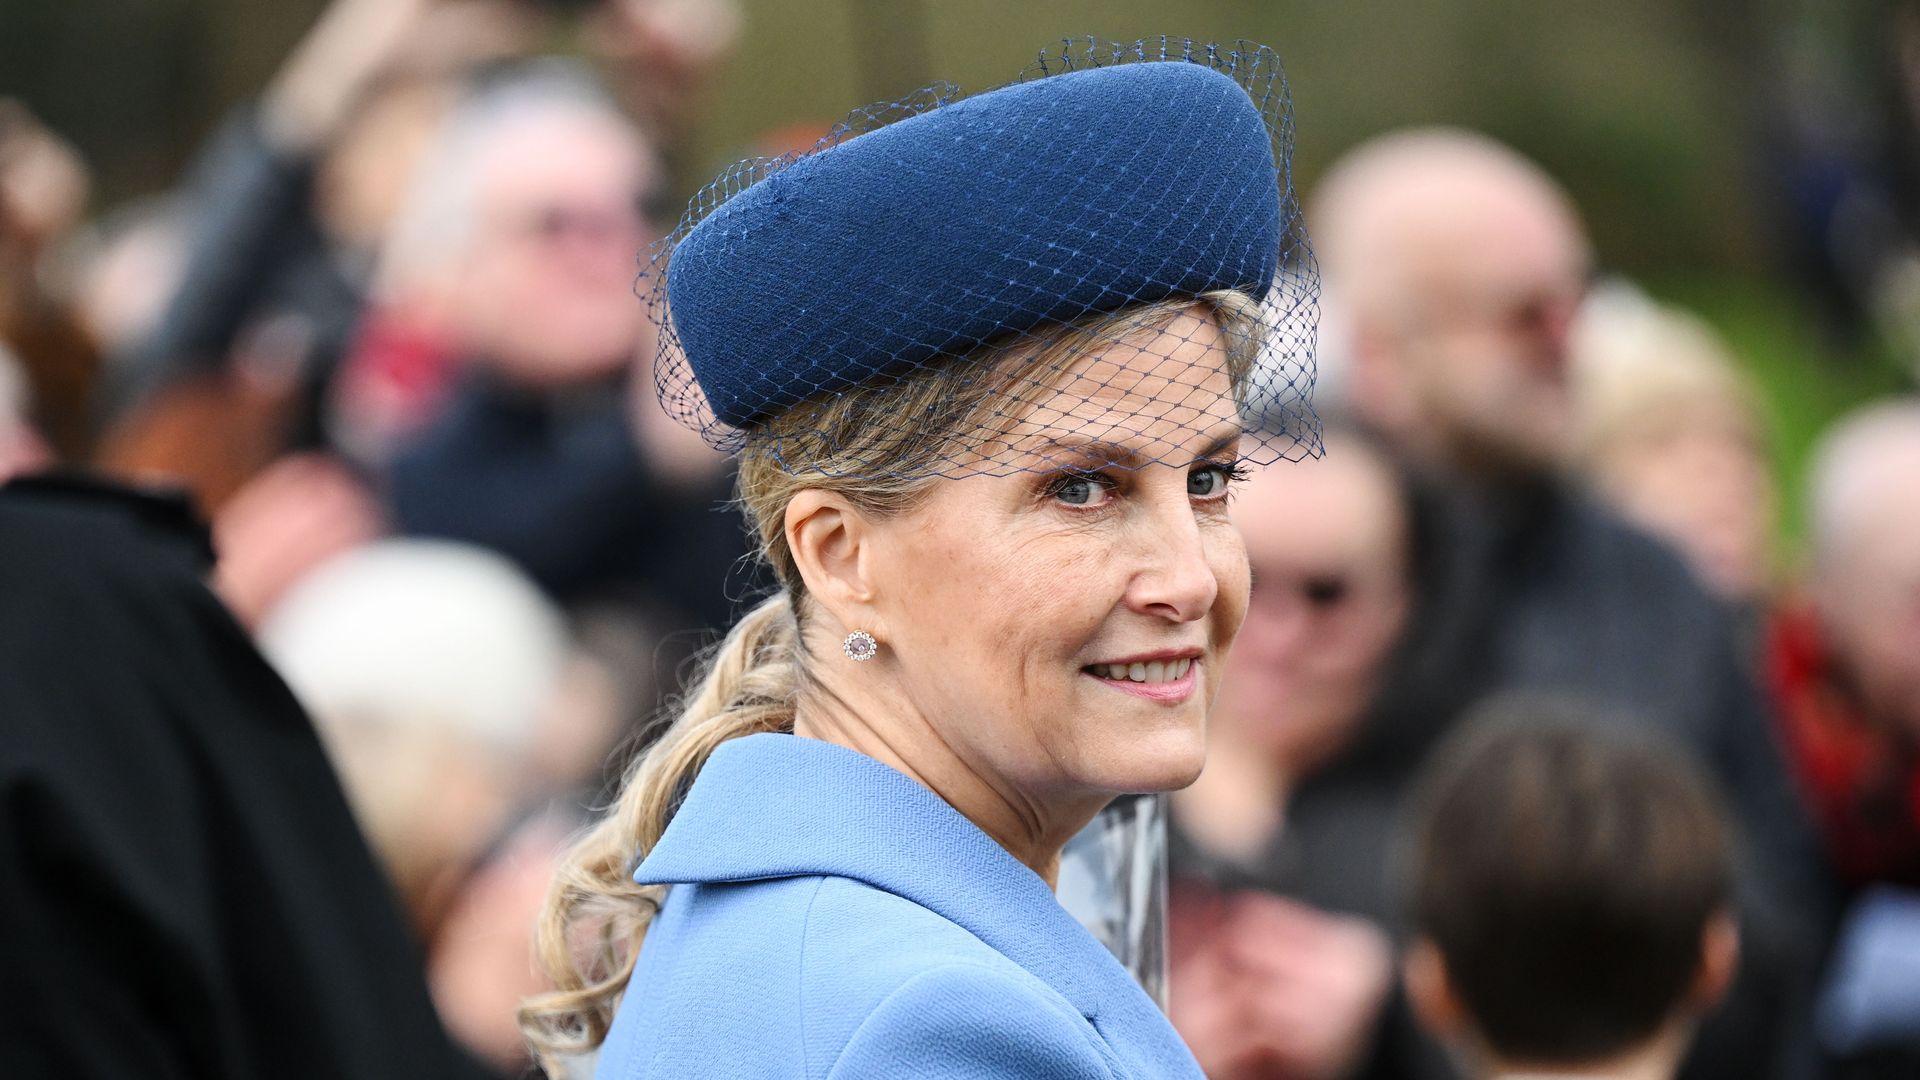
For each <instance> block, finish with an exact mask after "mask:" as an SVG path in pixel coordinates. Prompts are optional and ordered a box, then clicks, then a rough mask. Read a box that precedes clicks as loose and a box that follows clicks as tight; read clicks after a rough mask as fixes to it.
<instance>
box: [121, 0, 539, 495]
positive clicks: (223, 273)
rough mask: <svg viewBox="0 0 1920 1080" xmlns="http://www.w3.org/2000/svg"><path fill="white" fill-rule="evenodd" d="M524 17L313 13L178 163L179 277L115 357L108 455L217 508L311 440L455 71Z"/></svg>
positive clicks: (430, 1)
mask: <svg viewBox="0 0 1920 1080" xmlns="http://www.w3.org/2000/svg"><path fill="white" fill-rule="evenodd" d="M535 25H537V24H535V23H533V22H532V21H531V16H530V13H529V12H527V10H526V9H525V8H524V6H522V5H515V4H508V3H495V2H490V0H476V2H474V3H460V4H449V3H443V2H437V0H393V2H389V0H333V2H332V3H330V4H329V5H328V6H327V7H326V9H325V11H324V12H323V13H322V15H321V17H320V18H319V19H318V20H317V21H316V22H315V23H314V25H313V27H312V29H311V30H310V31H309V32H308V34H307V35H306V36H305V38H303V39H302V41H301V42H300V43H299V45H298V46H297V47H296V48H295V49H294V50H293V51H292V53H291V54H290V55H289V56H288V58H287V59H286V61H285V62H284V63H283V64H282V65H281V67H280V69H279V71H278V72H276V73H275V75H274V78H273V79H272V81H271V82H270V83H269V84H268V87H267V89H266V90H265V91H264V92H263V93H262V94H261V96H260V99H259V100H258V102H257V103H255V104H252V105H251V106H248V107H243V108H242V109H240V110H238V111H236V112H235V113H234V114H233V115H232V116H230V117H229V118H228V120H227V121H226V122H225V124H224V125H223V126H222V127H221V129H220V131H219V132H218V133H217V135H216V136H215V138H214V139H212V140H211V141H210V142H209V144H208V145H207V146H206V147H205V148H203V150H202V151H201V153H200V155H199V159H198V160H197V161H196V162H195V164H194V165H193V167H192V169H191V173H190V177H189V179H188V180H187V182H186V184H185V190H186V199H187V202H186V205H185V208H184V211H183V212H184V215H185V221H186V228H185V235H184V239H183V241H182V243H183V253H182V257H181V266H180V271H179V274H180V278H179V282H178V284H177V285H176V287H175V288H174V290H173V291H172V295H171V297H170V298H169V300H168V301H167V303H166V305H165V307H164V309H163V312H162V314H161V316H160V318H159V320H158V322H157V323H156V324H155V325H154V327H153V328H152V330H151V331H150V332H149V333H146V334H144V335H142V336H140V337H139V338H138V339H136V340H135V341H134V342H133V343H131V345H130V347H129V348H128V350H127V352H126V353H124V354H123V355H120V356H116V357H114V358H112V362H113V368H112V370H111V371H110V373H109V378H108V387H107V396H106V399H105V402H104V405H105V409H104V412H105V416H106V418H107V420H108V422H109V424H110V427H109V430H108V431H107V432H106V434H105V437H104V442H103V445H102V448H101V455H102V460H103V463H104V464H105V465H107V467H109V468H111V469H114V470H116V471H120V472H126V473H130V474H134V475H159V476H167V477H171V478H174V479H176V480H184V481H186V482H187V483H188V484H189V485H190V486H191V487H193V489H194V490H195V492H196V494H198V495H199V496H200V498H201V499H202V500H203V501H204V502H206V503H207V504H208V505H209V506H212V507H215V508H217V507H218V506H219V505H220V504H221V503H222V502H223V501H224V500H225V499H226V498H227V497H229V496H230V495H231V494H232V493H233V492H234V491H235V490H237V488H238V487H239V486H240V485H241V484H243V483H244V482H245V481H246V480H247V479H248V478H249V477H250V476H251V474H252V473H253V472H254V471H256V470H257V469H259V468H261V467H262V466H263V465H265V464H266V463H267V462H268V461H270V460H272V459H273V458H274V457H276V456H278V455H279V454H281V453H284V452H287V451H291V450H307V449H315V448H319V447H323V446H324V445H325V438H324V432H323V430H322V421H321V413H320V409H321V402H322V401H323V399H324V393H325V390H326V388H327V387H328V386H329V385H330V383H331V381H332V379H333V378H334V377H335V374H336V372H337V370H338V368H339V366H340V362H341V357H342V355H343V354H344V352H345V351H346V349H347V347H348V344H349V342H350V341H351V340H352V338H353V335H354V333H355V331H356V328H357V326H358V323H359V319H360V313H361V307H362V304H363V302H364V295H365V291H366V288H367V279H368V276H369V274H370V272H371V268H372V264H373V259H374V253H375V252H376V250H377V249H378V247H379V245H380V243H381V241H382V238H383V236H384V234H385V230H386V229H387V228H388V225H389V222H390V220H391V218H392V215H393V214H394V212H395V210H396V209H397V202H398V199H399V197H400V195H401V194H402V193H404V191H405V189H406V178H407V176H408V175H410V173H411V172H412V170H413V169H414V168H415V167H416V164H417V162H418V161H419V159H420V154H421V151H422V150H423V148H424V147H425V145H426V143H427V137H428V135H430V133H431V132H432V131H433V130H434V128H435V126H436V124H437V119H438V114H439V113H440V112H442V111H444V108H445V107H446V104H447V103H448V101H449V100H450V95H451V88H452V86H453V85H455V84H456V82H457V80H459V79H461V78H463V77H464V76H465V75H466V74H467V73H468V72H470V71H472V70H473V69H474V68H475V67H477V66H478V65H480V64H482V63H485V62H487V61H489V60H494V59H498V58H501V57H504V56H510V55H515V54H517V53H519V52H521V51H524V50H525V48H527V47H528V44H529V40H528V37H527V35H529V34H530V33H531V32H532V30H533V28H534V27H535Z"/></svg>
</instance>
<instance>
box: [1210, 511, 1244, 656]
mask: <svg viewBox="0 0 1920 1080" xmlns="http://www.w3.org/2000/svg"><path fill="white" fill-rule="evenodd" d="M1209 539H1210V540H1211V544H1210V549H1209V554H1208V558H1207V561H1208V563H1209V564H1210V565H1211V566H1212V567H1213V576H1214V579H1215V580H1216V581H1218V582H1219V583H1220V592H1219V595H1218V596H1217V597H1215V599H1214V602H1213V613H1212V615H1213V623H1214V626H1215V627H1216V630H1215V633H1216V635H1217V636H1218V638H1219V640H1218V641H1217V644H1218V645H1219V647H1220V648H1222V649H1224V648H1226V647H1227V646H1228V645H1230V644H1232V643H1233V639H1234V637H1236V636H1237V635H1238V634H1239V633H1240V627H1241V625H1242V624H1244V623H1245V622H1246V618H1247V604H1248V602H1249V600H1250V598H1251V597H1252V595H1253V569H1252V566H1251V565H1250V564H1249V563H1248V562H1247V545H1246V543H1245V542H1244V541H1243V540H1242V539H1241V538H1240V531H1239V530H1238V529H1235V528H1233V527H1231V526H1227V527H1223V528H1220V529H1218V530H1215V532H1214V533H1213V534H1211V535H1210V537H1209Z"/></svg>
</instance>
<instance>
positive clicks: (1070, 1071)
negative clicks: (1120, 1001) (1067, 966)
mask: <svg viewBox="0 0 1920 1080" xmlns="http://www.w3.org/2000/svg"><path fill="white" fill-rule="evenodd" d="M909 1074H910V1075H913V1076H918V1077H929V1078H938V1080H985V1078H990V1077H1029V1078H1040V1080H1083V1078H1084V1080H1110V1078H1112V1077H1113V1076H1114V1070H1113V1069H1112V1068H1111V1067H1110V1066H1109V1064H1108V1058H1107V1055H1106V1054H1105V1053H1103V1052H1102V1049H1101V1045H1100V1042H1099V1037H1098V1036H1097V1035H1096V1034H1095V1033H1094V1030H1093V1028H1092V1026H1091V1025H1090V1024H1088V1023H1087V1022H1086V1020H1085V1019H1084V1018H1082V1017H1081V1016H1080V1015H1079V1014H1078V1013H1077V1012H1075V1011H1074V1010H1073V1009H1072V1008H1071V1007H1070V1006H1069V1005H1068V1004H1067V1003H1066V1002H1065V1001H1064V1000H1063V999H1061V998H1060V997H1059V996H1058V995H1056V994H1053V993H1050V992H1048V991H1047V990H1046V989H1045V988H1044V987H1043V986H1041V985H1039V984H1038V983H1037V982H1034V981H1031V980H1029V979H1023V978H1021V977H1019V973H1016V972H1009V971H1007V970H1004V969H1002V968H1000V967H998V966H995V965H987V964H978V963H971V962H965V961H960V962H953V963H947V964H942V965H940V966H937V967H931V968H927V969H925V970H923V971H921V972H919V973H917V974H915V975H913V976H911V977H909V978H907V979H906V980H905V981H903V982H902V983H900V984H899V985H898V986H897V987H895V988H894V989H893V990H892V992H891V993H889V994H887V996H886V997H885V998H883V999H882V1000H881V1001H880V1002H879V1004H878V1005H876V1006H875V1007H874V1008H873V1009H872V1010H871V1011H870V1012H868V1013H867V1014H866V1016H865V1018H864V1019H863V1020H862V1021H861V1023H860V1024H859V1026H858V1027H857V1028H856V1029H855V1030H854V1031H853V1033H852V1035H851V1037H849V1038H848V1040H847V1042H846V1045H845V1048H844V1049H843V1050H842V1051H841V1053H840V1055H839V1056H838V1058H836V1059H835V1060H834V1062H833V1065H832V1067H831V1068H830V1069H829V1070H828V1072H827V1076H828V1077H829V1078H831V1080H858V1078H864V1077H891V1076H903V1075H909Z"/></svg>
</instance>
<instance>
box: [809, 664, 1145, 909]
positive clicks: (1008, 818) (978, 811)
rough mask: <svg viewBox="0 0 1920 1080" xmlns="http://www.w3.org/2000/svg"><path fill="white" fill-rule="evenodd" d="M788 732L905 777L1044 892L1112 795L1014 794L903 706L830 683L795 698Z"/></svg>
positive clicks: (1054, 883) (1014, 789)
mask: <svg viewBox="0 0 1920 1080" xmlns="http://www.w3.org/2000/svg"><path fill="white" fill-rule="evenodd" d="M870 717H884V718H885V722H884V723H875V722H871V721H870V720H869V719H868V718H870ZM793 733H794V734H795V735H799V736H802V737H804V738H809V739H819V740H821V741H822V742H830V743H834V744H836V745H839V746H844V747H846V748H847V749H849V750H854V751H857V752H859V753H862V754H865V755H867V756H868V757H870V758H873V759H874V760H876V761H878V762H880V763H882V764H884V765H888V766H891V767H892V768H894V769H896V770H898V771H899V772H901V773H903V774H905V775H906V776H907V777H908V778H909V779H911V780H913V781H914V782H916V783H918V784H920V785H921V786H922V787H925V788H926V789H928V790H929V791H932V792H933V793H934V794H935V795H938V796H940V798H941V799H943V800H945V801H946V803H947V805H949V806H951V807H953V808H954V809H955V810H958V811H960V813H961V814H962V815H963V816H965V817H966V819H967V820H968V821H971V822H973V823H974V824H975V825H976V826H978V827H979V828H980V831H982V832H984V833H986V834H987V835H988V836H989V837H991V838H993V841H994V842H995V843H997V844H999V845H1000V846H1001V847H1003V848H1005V849H1006V850H1007V852H1008V854H1010V855H1012V856H1013V857H1014V858H1016V859H1018V860H1020V861H1021V862H1022V863H1024V864H1025V865H1026V866H1027V867H1028V868H1030V869H1031V870H1032V871H1033V872H1034V873H1036V874H1038V875H1040V878H1041V880H1043V881H1045V882H1046V883H1047V887H1048V888H1049V889H1051V888H1055V887H1056V886H1057V885H1058V884H1059V875H1060V852H1061V850H1062V849H1063V848H1065V847H1066V845H1067V841H1068V840H1071V839H1072V838H1073V836H1074V834H1075V833H1077V832H1079V831H1080V830H1081V829H1083V828H1085V827H1086V825H1087V823H1088V822H1090V821H1092V820H1093V817H1094V815H1095V814H1098V813H1099V812H1100V809H1101V808H1102V807H1104V806H1105V805H1106V804H1107V803H1108V802H1110V801H1111V800H1112V796H1111V794H1104V793H1078V794H1073V795H1063V796H1056V797H1042V796H1036V795H1034V794H1033V793H1030V792H1024V791H1021V790H1020V789H1019V788H1018V787H1017V786H1016V785H1015V784H1013V783H1012V782H1010V781H1009V780H1007V779H1006V778H1004V777H998V776H994V775H992V774H991V773H990V772H989V771H987V770H985V769H982V768H980V767H977V766H975V765H974V764H972V763H970V762H968V761H967V760H966V759H965V758H964V757H963V756H962V755H961V754H959V753H958V752H956V751H955V750H954V748H953V747H952V746H951V745H950V744H949V743H948V742H947V741H946V740H945V739H944V738H942V737H941V735H940V733H939V732H938V731H937V730H935V729H934V727H933V726H932V725H931V724H928V723H927V722H926V720H925V719H924V718H923V717H922V716H920V714H919V712H918V711H917V710H914V709H913V708H911V707H910V706H909V705H908V704H907V703H905V702H893V703H891V704H887V703H880V702H865V701H862V702H858V703H855V702H853V701H850V700H849V696H848V695H845V694H842V693H838V692H836V691H835V689H834V688H833V687H831V686H826V685H819V684H815V685H812V686H810V687H809V688H808V692H806V693H803V694H802V695H801V699H800V701H799V702H797V703H796V706H795V709H794V724H793Z"/></svg>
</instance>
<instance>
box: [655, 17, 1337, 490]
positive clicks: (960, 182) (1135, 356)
mask: <svg viewBox="0 0 1920 1080" xmlns="http://www.w3.org/2000/svg"><path fill="white" fill-rule="evenodd" d="M1292 150H1293V121H1292V108H1291V103H1290V99H1289V96H1288V92H1287V85H1286V79H1285V75H1284V73H1283V72H1282V70H1281V67H1280V63H1279V59H1278V57H1277V56H1276V55H1275V54H1274V53H1273V52H1272V51H1271V50H1269V49H1267V48H1266V47H1264V46H1259V45H1252V44H1248V43H1244V42H1240V43H1235V44H1233V45H1231V46H1216V45H1203V44H1196V43H1194V42H1190V41H1180V40H1171V39H1165V38H1162V39H1158V40H1154V41H1141V42H1136V43H1133V44H1130V45H1118V44H1102V43H1099V42H1094V41H1085V40H1069V41H1066V42H1063V43H1062V44H1061V45H1060V46H1059V47H1057V48H1055V49H1051V50H1048V51H1044V52H1042V53H1041V55H1040V57H1039V59H1038V61H1037V62H1036V63H1035V64H1033V65H1032V66H1031V67H1029V68H1028V69H1027V70H1026V71H1025V72H1023V73H1022V75H1021V76H1020V78H1019V79H1017V80H1016V81H1015V82H1013V83H1010V84H1008V85H1006V86H1003V87H1000V88H998V89H995V90H991V91H987V92H984V93H981V94H976V95H973V96H970V97H968V96H962V95H961V94H960V92H959V91H958V89H957V88H955V87H953V86H950V85H944V84H941V85H935V86H932V87H929V88H927V89H924V90H921V91H919V92H917V93H915V94H913V95H910V96H908V97H907V98H904V99H902V100H900V101H896V102H890V103H885V104H880V105H874V106H870V107H867V108H864V109H860V110H857V111H856V112H854V113H853V114H852V115H851V116H850V117H849V118H848V119H847V120H846V121H845V122H843V123H841V124H840V125H838V126H837V127H835V128H834V130H833V131H832V132H831V133H830V134H829V135H828V136H827V137H826V138H824V139H822V140H821V141H820V143H819V144H818V145H817V146H815V147H814V148H813V149H811V150H809V151H806V152H804V153H798V154H790V155H786V156H783V157H777V158H755V159H750V160H747V161H743V162H740V163H739V164H737V165H734V166H733V167H731V168H729V169H728V170H726V171H725V172H723V173H722V174H721V175H720V176H719V177H718V178H717V179H715V180H714V181H713V182H712V183H711V184H709V185H708V186H707V187H706V188H705V189H703V190H702V191H701V192H700V193H699V195H698V196H696V197H695V198H694V200H693V201H692V203H691V204H690V205H689V207H688V209H687V211H686V213H685V215H684V216H683V217H682V218H681V220H680V223H679V225H678V227H677V228H675V229H674V230H673V232H672V233H670V234H669V235H668V236H667V237H665V238H664V239H663V240H662V241H660V242H659V243H658V244H656V245H654V247H653V248H652V249H651V250H650V251H648V252H647V253H646V254H645V255H644V256H643V266H642V275H641V280H640V286H639V287H640V289H641V291H642V294H643V296H644V297H645V299H646V301H647V303H648V305H649V309H650V311H651V314H652V316H653V319H654V322H655V325H656V327H657V331H658V352H657V355H656V358H655V363H654V369H653V370H654V378H655V383H656V389H657V390H658V393H659V398H660V401H661V404H662V405H663V406H664V407H665V408H666V409H667V411H668V412H669V413H670V414H671V415H672V416H674V417H675V418H676V419H678V420H680V421H681V422H682V423H685V424H687V425H688V426H690V427H693V428H695V429H696V430H698V431H699V432H700V433H701V434H702V435H703V436H704V437H705V438H706V439H707V441H708V442H709V444H711V445H713V446H714V447H716V448H719V449H723V450H729V451H734V450H741V449H746V448H752V449H758V450H761V451H764V452H766V453H769V454H771V455H772V456H773V457H774V458H775V459H776V460H777V461H779V462H780V463H781V464H782V465H783V466H785V467H786V468H788V469H790V470H795V471H799V470H820V471H824V472H831V473H839V474H845V473H862V474H875V475H881V474H884V475H893V476H918V475H940V476H949V477H959V476H968V475H979V474H989V475H1003V474H1007V473H1013V472H1019V471H1028V470H1034V471H1039V470H1050V469H1055V468H1058V467H1060V464H1061V461H1062V457H1063V455H1070V456H1071V457H1072V458H1073V459H1074V460H1076V461H1081V462H1084V461H1085V459H1086V458H1087V457H1088V456H1089V455H1091V456H1094V457H1097V458H1099V459H1100V462H1101V463H1102V464H1104V465H1113V466H1121V467H1138V466H1139V465H1142V464H1146V463H1152V462H1172V461H1174V460H1175V459H1179V460H1178V463H1179V464H1182V465H1184V464H1186V463H1188V462H1191V461H1192V460H1193V459H1194V458H1195V456H1196V455H1197V453H1198V451H1200V450H1209V451H1210V450H1211V449H1213V446H1212V444H1214V443H1216V442H1218V441H1219V437H1221V436H1223V435H1224V436H1232V435H1238V436H1239V443H1238V453H1239V455H1240V456H1241V457H1242V458H1243V459H1246V460H1248V461H1249V462H1250V463H1254V464H1267V463H1271V462H1273V461H1277V460H1279V459H1282V458H1296V459H1297V458H1301V457H1306V456H1316V455H1318V453H1319V452H1320V431H1319V422H1318V420H1317V419H1316V417H1315V416H1314V413H1313V410H1312V406H1311V404H1310V397H1311V390H1312V384H1313V345H1314V324H1315V317H1316V309H1317V300H1318V296H1319V278H1318V274H1317V271H1316V269H1315V266H1314V261H1313V256H1312V253H1311V251H1310V249H1309V247H1308V244H1307V238H1306V234H1305V231H1304V228H1303V226H1302V223H1301V217H1300V212H1299V203H1298V199H1297V197H1296V195H1295V192H1294V188H1293V182H1292V172H1291V156H1292ZM850 397H857V398H858V399H859V401H858V406H859V407H857V408H848V407H847V406H848V399H849V398H850Z"/></svg>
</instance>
